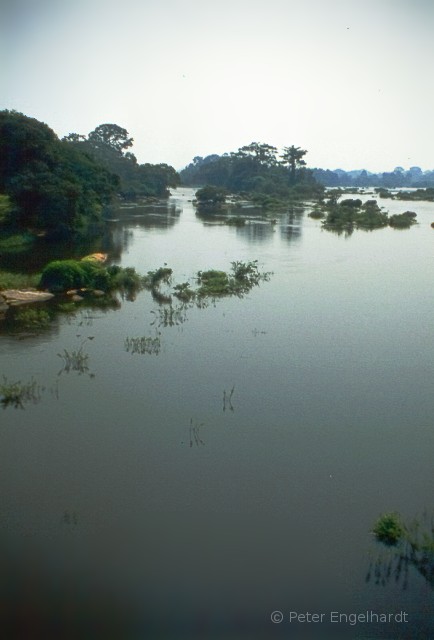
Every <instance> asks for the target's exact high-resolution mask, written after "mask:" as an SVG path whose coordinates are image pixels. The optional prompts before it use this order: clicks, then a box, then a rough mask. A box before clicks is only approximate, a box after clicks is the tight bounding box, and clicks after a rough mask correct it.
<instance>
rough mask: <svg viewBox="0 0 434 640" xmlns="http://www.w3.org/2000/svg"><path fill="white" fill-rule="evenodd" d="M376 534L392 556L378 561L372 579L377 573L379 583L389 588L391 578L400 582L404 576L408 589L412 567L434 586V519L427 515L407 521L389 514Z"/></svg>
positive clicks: (377, 525)
mask: <svg viewBox="0 0 434 640" xmlns="http://www.w3.org/2000/svg"><path fill="white" fill-rule="evenodd" d="M372 532H373V534H374V536H375V538H376V539H377V540H378V541H379V542H381V543H382V544H384V545H385V546H386V547H388V549H389V550H390V552H391V555H389V556H388V557H387V558H383V557H379V558H377V561H376V562H375V566H371V568H370V572H369V573H368V579H370V577H371V572H372V571H373V573H374V576H375V580H376V583H377V584H383V585H385V584H386V583H387V582H388V580H389V579H390V578H392V577H394V578H395V580H396V581H398V580H399V578H400V577H401V575H404V586H406V585H407V582H408V568H409V567H410V566H412V567H414V568H415V569H416V570H417V571H418V573H419V574H420V575H422V576H423V577H424V578H425V579H426V580H427V582H428V583H429V584H431V585H432V586H434V516H432V515H429V514H428V513H424V514H423V516H422V517H421V518H415V519H414V520H412V521H410V522H406V521H405V520H404V519H403V518H402V517H401V515H400V514H399V513H396V512H393V513H385V514H383V515H382V516H381V517H380V518H379V519H378V520H377V522H376V523H375V525H374V527H373V531H372Z"/></svg>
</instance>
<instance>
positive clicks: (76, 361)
mask: <svg viewBox="0 0 434 640" xmlns="http://www.w3.org/2000/svg"><path fill="white" fill-rule="evenodd" d="M86 340H87V339H86ZM86 340H83V342H82V343H81V345H80V347H79V348H78V349H74V350H73V351H67V350H66V349H64V350H63V353H58V354H57V355H58V356H59V358H62V360H63V363H64V364H63V368H62V369H61V370H60V371H59V373H58V375H60V374H61V373H63V372H65V373H69V372H70V371H77V372H78V373H79V374H80V375H81V374H82V373H87V372H88V371H89V366H88V360H89V354H87V353H85V352H84V351H83V345H84V343H85V342H86Z"/></svg>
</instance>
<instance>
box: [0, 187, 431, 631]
mask: <svg viewBox="0 0 434 640" xmlns="http://www.w3.org/2000/svg"><path fill="white" fill-rule="evenodd" d="M193 194H194V192H193V191H192V190H191V189H187V188H181V189H178V190H177V191H176V192H175V193H174V195H173V196H172V197H171V199H170V201H169V205H168V206H160V207H149V208H144V209H140V208H139V209H137V208H131V209H125V210H123V211H121V212H120V213H119V215H118V216H117V218H118V220H117V221H112V222H110V223H109V226H110V237H111V244H110V247H111V253H110V256H109V258H110V259H111V261H112V262H114V263H117V264H121V265H122V266H134V267H135V268H136V269H137V271H139V272H141V273H146V272H147V271H148V270H151V269H156V268H158V267H160V266H163V265H164V264H165V263H166V264H167V265H168V266H169V267H171V268H172V269H173V273H174V276H173V278H174V282H178V283H179V282H184V281H187V280H190V281H193V278H194V275H195V273H196V272H197V271H198V270H206V269H210V268H213V269H223V270H229V268H230V263H231V261H236V260H243V261H248V260H258V264H259V267H260V269H261V271H266V272H270V273H271V275H270V279H269V281H267V282H261V284H260V286H259V287H256V288H254V289H253V290H252V291H251V292H250V293H249V294H248V295H247V296H245V297H244V298H243V299H239V298H236V297H235V298H230V299H221V300H217V301H216V302H215V303H210V304H209V305H208V306H206V307H205V308H197V307H195V306H192V307H190V308H186V309H185V308H184V309H181V308H180V305H179V303H178V302H176V301H175V300H174V301H173V305H172V308H173V311H172V315H171V317H170V314H169V313H168V311H167V309H168V307H167V305H166V306H165V307H164V306H163V307H162V306H160V305H159V304H158V303H157V302H156V301H155V300H153V299H152V296H151V295H150V293H149V292H147V291H144V292H141V293H140V294H139V295H138V296H137V298H136V299H135V300H134V301H128V300H121V301H120V303H121V306H120V308H119V309H117V310H108V311H102V310H95V309H93V310H90V309H82V310H79V311H77V313H75V314H67V315H63V316H61V317H59V318H58V319H57V320H56V322H55V323H54V324H53V326H52V327H51V328H50V329H49V330H47V331H44V332H42V333H40V334H39V335H33V336H27V337H26V336H18V337H17V336H10V335H2V336H0V357H1V360H0V364H1V371H0V373H2V374H3V375H4V376H6V378H7V380H9V381H10V380H13V381H15V380H21V381H29V380H31V379H33V380H35V381H36V382H37V384H38V386H39V387H40V388H39V397H38V398H36V399H35V400H37V401H35V402H34V403H27V404H26V405H25V407H24V409H20V408H18V409H15V408H13V407H7V408H6V409H4V410H2V411H1V413H0V442H1V446H0V457H1V464H0V475H1V484H0V486H1V494H2V495H1V502H0V504H1V523H2V525H1V534H2V546H3V549H4V552H5V554H6V556H7V558H8V560H7V561H5V569H4V571H3V575H4V579H3V583H4V584H3V585H2V588H3V595H4V596H5V597H6V598H9V601H11V602H12V601H15V602H21V603H22V605H16V606H17V607H18V614H19V615H21V614H22V616H28V611H29V610H30V611H31V612H33V614H32V615H33V617H34V620H35V621H34V623H33V624H34V625H36V627H37V625H38V624H41V625H42V624H43V623H44V622H45V619H46V618H48V617H49V616H48V613H47V611H48V609H49V608H52V609H53V610H55V609H56V607H57V608H58V609H59V610H60V609H61V610H62V611H63V613H64V616H65V619H66V620H68V615H70V617H71V625H72V626H70V628H71V629H73V628H74V624H76V625H83V626H84V627H85V626H86V624H87V622H88V621H91V622H92V621H93V622H94V621H95V619H97V620H98V621H99V624H102V621H107V625H108V627H109V628H110V629H111V632H110V633H111V634H112V635H110V633H109V632H106V631H105V632H104V634H103V633H101V637H105V638H111V637H113V638H123V639H125V640H129V638H134V639H135V638H143V639H145V638H150V639H154V638H155V639H157V638H164V639H168V640H172V639H173V640H178V639H180V640H181V639H184V638H186V639H187V638H188V639H189V638H194V639H195V638H203V639H205V640H206V639H207V638H212V639H214V638H216V639H217V638H219V639H225V640H226V639H227V640H232V639H234V640H235V639H241V638H243V639H244V638H246V639H247V638H249V639H250V638H251V639H253V640H255V639H256V638H279V639H280V638H298V637H300V638H314V639H315V638H318V639H319V640H322V639H323V638H324V639H325V638H327V639H328V638H340V637H342V638H349V639H350V638H351V639H353V638H356V639H368V638H372V639H374V638H387V639H389V638H390V639H395V638H409V639H410V638H411V639H412V640H414V639H416V638H424V639H427V638H429V637H434V623H433V619H434V618H433V615H434V602H433V592H432V587H430V585H429V584H428V582H427V581H426V580H424V578H423V577H422V576H421V575H420V574H419V573H418V572H417V571H416V570H415V569H414V568H413V567H409V571H408V575H407V576H405V575H404V573H401V575H400V577H399V578H398V579H395V571H396V566H395V564H393V562H394V555H393V552H392V551H388V550H387V549H385V548H384V547H382V546H381V545H379V544H378V543H376V542H375V540H374V539H373V536H372V534H371V533H370V531H371V529H372V526H373V524H374V523H375V521H376V519H377V518H378V517H379V516H380V515H382V514H383V513H384V512H389V511H398V512H400V513H401V514H402V515H403V516H404V517H405V518H407V519H411V518H414V517H421V516H422V514H423V513H424V511H425V510H428V512H430V513H431V511H432V497H433V488H434V473H433V450H434V425H433V415H434V394H433V384H432V382H433V369H434V339H433V330H432V327H433V287H432V282H433V261H434V231H433V230H432V229H431V228H430V224H431V222H433V221H434V204H433V203H427V202H419V203H414V202H412V203H409V202H398V201H390V200H386V201H380V204H381V205H384V206H385V207H386V208H387V209H388V210H389V211H390V212H391V213H395V212H398V213H399V212H402V211H405V210H407V209H411V210H414V211H416V213H417V215H418V223H419V224H418V225H416V226H414V227H412V228H411V229H408V230H402V231H401V230H394V229H391V228H386V229H380V230H375V231H372V232H365V231H360V230H359V231H354V233H353V234H351V235H349V236H345V235H337V234H334V233H331V232H328V231H325V230H323V229H322V228H321V223H320V221H317V220H313V219H311V218H309V217H308V216H307V213H306V210H303V209H302V208H296V209H294V210H292V211H291V212H290V213H286V214H282V215H279V216H276V219H277V223H276V224H274V225H273V224H271V223H270V222H269V221H266V220H262V219H261V218H260V217H257V216H256V215H255V211H254V210H252V216H251V218H250V220H249V222H248V224H246V225H245V226H243V227H232V226H226V225H222V224H218V223H213V222H210V221H209V220H208V219H206V218H199V217H198V216H197V215H196V213H195V209H194V207H193V205H192V203H191V200H192V198H193ZM363 197H364V198H369V197H372V196H369V195H366V196H363ZM164 308H166V312H164ZM142 336H146V337H152V338H158V339H159V343H158V344H159V351H158V349H157V351H158V353H152V354H151V353H145V354H143V353H131V352H130V351H128V350H127V349H126V347H125V339H126V338H127V337H129V338H134V337H136V338H137V337H142ZM80 347H81V348H82V352H83V353H85V354H86V355H87V356H88V360H87V361H86V364H87V367H88V369H87V370H82V371H81V372H80V371H74V370H70V371H69V372H68V371H67V370H65V368H64V367H63V364H64V360H63V359H62V358H61V357H59V355H58V354H61V355H62V353H64V350H65V349H66V350H67V351H68V352H70V353H71V352H72V351H74V350H78V349H80ZM389 561H392V565H393V566H392V568H391V570H390V572H389V573H390V575H389V574H388V573H387V566H388V563H389ZM11 585H12V586H11ZM14 598H15V600H14ZM71 603H73V604H71ZM77 603H78V604H77ZM20 606H21V609H20ZM68 606H69V609H68ZM38 607H39V608H38ZM44 607H45V609H44ZM62 607H63V608H62ZM74 607H75V609H74ZM41 608H42V611H45V614H43V613H42V614H41V613H39V614H37V613H35V611H40V610H41ZM65 611H67V612H69V613H68V614H67V613H65ZM71 611H72V613H71ZM273 611H280V612H282V614H283V616H284V619H283V622H281V623H280V624H273V623H272V622H271V619H270V616H271V613H272V612H273ZM26 612H27V613H26ZM291 612H292V614H291ZM307 612H310V613H312V614H314V613H315V614H318V615H319V614H321V613H322V614H324V616H323V618H322V621H318V622H313V621H311V622H308V621H307V620H306V621H305V622H302V619H301V618H298V619H297V618H296V617H295V615H294V614H295V613H297V614H302V613H304V614H306V613H307ZM332 612H338V613H346V614H351V613H353V614H354V613H355V614H360V615H362V614H363V615H366V616H367V615H368V614H367V612H375V613H377V614H378V613H386V614H391V615H392V618H393V619H391V620H388V621H387V622H381V621H379V620H378V621H377V620H376V619H375V617H374V618H373V619H372V616H371V618H369V621H368V620H366V621H365V620H358V621H357V623H356V624H350V622H348V621H347V622H346V623H345V622H339V623H338V622H335V619H334V618H333V616H332ZM400 613H405V614H406V617H404V618H402V616H401V618H399V616H398V617H396V616H397V614H400ZM18 614H17V616H18V617H19V615H18ZM38 615H39V618H38ZM44 615H45V617H44ZM62 615H63V614H62ZM59 616H60V614H59ZM60 617H61V616H60ZM389 617H390V616H389ZM77 619H78V620H79V621H78V622H77ZM404 620H405V621H404ZM91 622H89V624H91ZM29 624H30V623H29ZM116 629H121V631H119V632H117V631H116ZM77 633H78V632H77ZM96 636H97V632H96V631H94V634H93V636H92V634H91V635H89V636H88V637H96ZM47 637H48V636H47ZM53 637H55V634H54V635H53ZM58 637H62V636H61V635H58ZM77 637H87V636H84V635H83V634H81V635H77Z"/></svg>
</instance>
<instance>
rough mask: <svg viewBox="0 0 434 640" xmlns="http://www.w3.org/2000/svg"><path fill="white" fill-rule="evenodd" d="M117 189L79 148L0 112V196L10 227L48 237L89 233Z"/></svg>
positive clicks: (12, 114) (40, 125)
mask: <svg viewBox="0 0 434 640" xmlns="http://www.w3.org/2000/svg"><path fill="white" fill-rule="evenodd" d="M116 188H117V180H116V178H115V177H114V176H113V175H111V174H110V173H109V172H108V171H106V170H105V169H104V168H103V167H102V166H101V165H100V164H99V163H97V162H96V161H95V160H94V159H92V158H91V157H90V156H89V155H87V154H85V153H82V151H81V150H80V148H79V145H77V144H71V142H65V141H61V140H59V139H58V137H57V136H56V134H55V133H54V131H52V130H51V129H50V128H49V127H48V126H47V125H46V124H44V123H43V122H39V121H38V120H36V119H34V118H29V117H27V116H25V115H24V114H22V113H17V112H15V111H7V110H5V111H1V112H0V193H2V194H5V195H7V196H9V198H10V203H11V205H12V207H11V210H10V215H9V216H8V217H9V219H8V223H9V224H14V225H16V226H17V227H21V228H23V227H30V228H39V229H43V230H44V231H46V232H47V233H48V234H49V235H52V236H56V235H57V236H59V235H64V236H70V235H73V234H76V233H78V232H83V233H88V231H89V230H90V227H91V226H92V227H94V226H95V227H96V226H97V225H98V224H99V223H100V222H101V213H102V209H103V207H104V205H105V204H106V203H107V202H108V201H109V200H110V198H111V197H112V195H113V193H114V191H115V189H116ZM12 216H13V218H12Z"/></svg>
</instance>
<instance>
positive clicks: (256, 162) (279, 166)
mask: <svg viewBox="0 0 434 640" xmlns="http://www.w3.org/2000/svg"><path fill="white" fill-rule="evenodd" d="M306 153H307V151H306V150H304V149H301V148H300V147H295V146H294V145H292V146H290V147H284V148H283V150H282V151H281V152H280V153H279V151H278V149H277V148H276V147H274V146H272V145H270V144H265V143H258V142H252V143H250V144H249V145H245V146H244V147H240V148H239V149H238V150H237V151H235V152H231V153H225V154H223V155H222V156H218V155H216V154H214V155H210V156H207V157H206V158H201V157H199V156H197V157H195V158H194V159H193V162H192V163H190V164H189V165H188V166H187V167H186V168H185V169H183V170H182V171H181V172H180V176H181V180H182V183H183V184H185V185H190V186H197V185H205V186H203V188H202V189H200V190H199V192H198V195H197V198H198V201H199V203H200V205H201V206H202V207H209V206H217V207H220V206H221V205H222V203H223V202H224V198H225V196H226V194H227V193H229V192H230V193H237V194H242V196H243V197H244V198H249V199H250V198H256V199H257V201H261V200H262V205H261V206H264V207H265V206H267V205H266V204H265V203H266V202H267V200H268V199H270V200H271V201H274V204H276V203H277V201H280V204H279V207H282V206H285V205H286V204H287V202H288V201H293V200H300V199H306V198H307V199H317V198H320V197H321V196H322V195H323V193H324V187H323V186H322V185H320V184H319V183H318V182H317V181H316V180H315V178H314V177H313V174H312V172H311V171H310V170H309V169H307V168H306V162H305V160H304V157H305V155H306ZM269 204H271V202H269Z"/></svg>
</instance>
